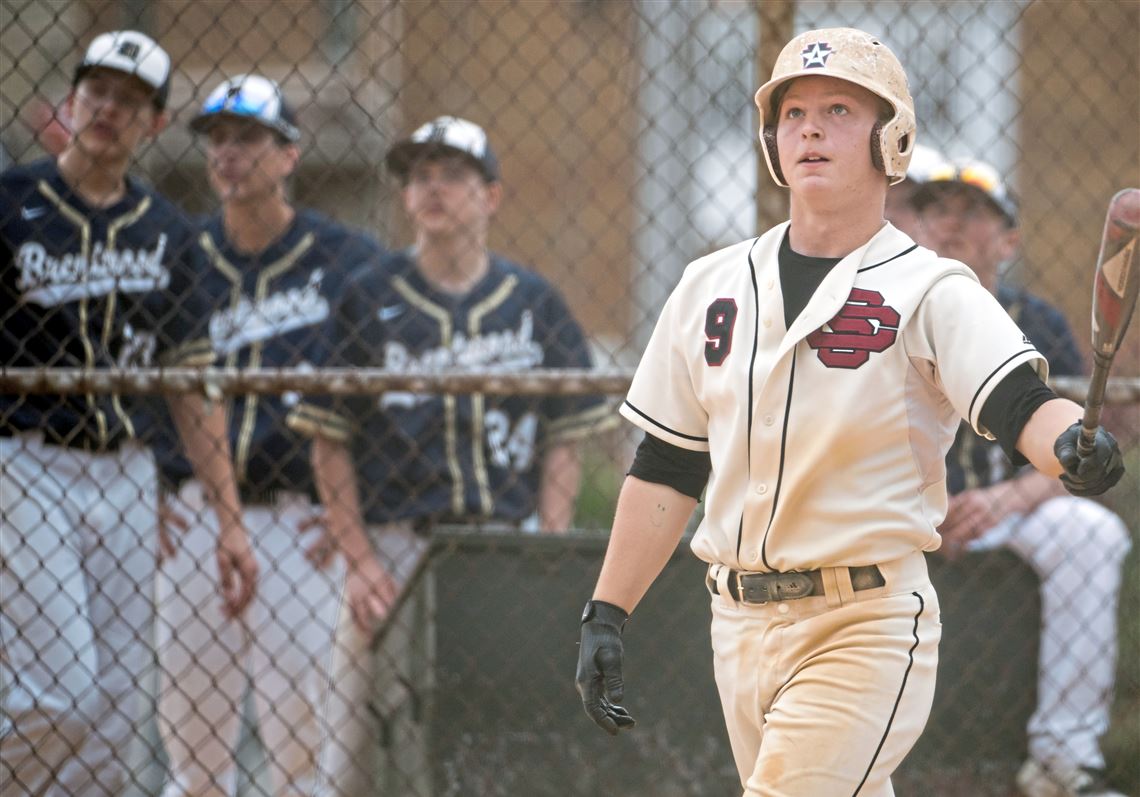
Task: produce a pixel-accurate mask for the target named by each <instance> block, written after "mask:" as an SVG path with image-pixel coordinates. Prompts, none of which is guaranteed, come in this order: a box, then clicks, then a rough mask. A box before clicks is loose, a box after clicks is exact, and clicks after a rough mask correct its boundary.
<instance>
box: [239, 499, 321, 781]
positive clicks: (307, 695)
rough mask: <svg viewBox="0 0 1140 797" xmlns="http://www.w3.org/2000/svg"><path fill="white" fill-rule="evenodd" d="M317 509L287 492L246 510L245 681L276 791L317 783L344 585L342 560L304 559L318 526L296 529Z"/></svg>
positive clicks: (305, 500) (307, 501) (317, 532)
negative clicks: (320, 566)
mask: <svg viewBox="0 0 1140 797" xmlns="http://www.w3.org/2000/svg"><path fill="white" fill-rule="evenodd" d="M317 512H318V509H317V508H316V507H315V506H313V504H311V503H310V502H309V500H308V499H307V498H303V497H301V496H289V495H286V496H284V497H282V498H281V499H279V500H278V501H277V502H276V503H275V504H274V505H273V506H251V507H247V508H246V512H245V522H246V527H247V528H248V529H249V532H250V535H251V536H252V537H253V539H254V540H255V541H256V542H255V548H256V550H257V555H258V567H259V573H260V577H259V582H258V592H257V603H258V604H259V607H260V608H259V610H258V622H257V625H256V626H255V627H254V628H253V634H252V639H251V643H250V644H251V648H250V663H251V679H250V683H251V688H252V689H253V702H254V707H255V714H256V716H257V721H258V727H259V730H260V734H261V740H262V743H263V745H264V748H265V756H266V760H267V762H268V766H269V775H270V782H271V783H272V784H273V789H274V793H275V794H276V795H277V797H309V795H311V794H312V793H313V790H314V788H315V786H316V775H317V763H318V757H319V754H320V749H321V738H322V733H323V728H322V726H321V721H320V717H321V711H322V708H323V704H324V700H325V693H326V690H327V687H328V682H329V667H330V664H331V659H332V650H333V635H334V629H335V627H336V616H337V610H338V604H339V600H340V589H341V583H342V575H341V571H342V565H341V563H340V560H339V558H338V559H337V560H336V562H335V563H334V564H333V565H330V566H329V568H328V569H326V570H324V571H320V570H317V569H316V568H314V567H313V565H312V563H310V562H309V561H308V560H307V559H306V558H305V547H306V543H308V542H309V541H310V540H311V539H312V537H313V536H314V535H315V534H319V533H320V531H319V530H314V531H312V532H310V533H307V534H305V535H304V536H302V534H301V532H300V530H299V529H300V526H301V524H302V523H303V522H304V521H305V520H308V519H309V518H311V517H313V516H314V515H315V514H316V513H317Z"/></svg>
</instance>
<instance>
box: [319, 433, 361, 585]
mask: <svg viewBox="0 0 1140 797" xmlns="http://www.w3.org/2000/svg"><path fill="white" fill-rule="evenodd" d="M312 465H313V478H314V480H315V481H316V483H317V495H319V496H320V499H321V506H323V507H324V511H325V521H326V523H327V524H328V530H329V533H330V534H331V535H332V538H333V541H334V543H335V544H336V546H337V548H338V549H339V550H340V551H341V553H342V554H343V555H344V559H345V563H346V564H348V565H349V566H352V565H355V564H356V563H358V562H363V561H364V560H365V559H367V558H368V557H370V556H372V546H371V544H369V542H368V537H367V535H365V533H364V519H363V517H364V516H363V513H362V512H361V510H360V492H359V490H358V489H357V486H356V468H355V466H354V465H353V463H352V453H351V452H350V451H349V450H348V446H347V445H345V444H344V443H342V442H339V441H337V440H331V439H329V438H327V437H322V436H320V435H317V436H316V437H314V438H313V443H312Z"/></svg>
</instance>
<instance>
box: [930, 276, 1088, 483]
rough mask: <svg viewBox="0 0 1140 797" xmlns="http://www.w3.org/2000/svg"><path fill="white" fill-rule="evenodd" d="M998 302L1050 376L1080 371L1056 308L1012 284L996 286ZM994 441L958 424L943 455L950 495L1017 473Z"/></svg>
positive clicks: (1070, 337)
mask: <svg viewBox="0 0 1140 797" xmlns="http://www.w3.org/2000/svg"><path fill="white" fill-rule="evenodd" d="M997 298H998V302H999V303H1000V304H1001V306H1002V307H1004V308H1005V310H1006V312H1008V313H1009V315H1010V318H1012V319H1013V320H1014V321H1015V322H1016V323H1017V325H1018V327H1020V328H1021V331H1022V332H1024V333H1025V335H1026V337H1028V338H1029V340H1031V341H1032V342H1033V345H1034V346H1036V347H1037V350H1038V351H1040V352H1041V353H1042V354H1043V355H1044V356H1045V359H1046V360H1048V361H1049V373H1050V374H1052V375H1053V376H1076V375H1078V374H1080V373H1082V372H1083V371H1084V364H1083V363H1082V361H1081V355H1080V352H1079V350H1078V349H1077V342H1076V339H1075V338H1074V337H1073V332H1072V330H1071V329H1070V328H1069V322H1068V321H1067V320H1066V319H1065V316H1064V315H1063V314H1062V313H1061V311H1060V310H1058V309H1057V308H1055V307H1053V305H1051V304H1049V303H1048V302H1046V301H1045V300H1044V299H1041V298H1039V297H1037V296H1034V295H1033V294H1031V293H1029V292H1028V291H1025V290H1023V289H1021V288H1016V287H1014V286H1012V285H1001V286H999V287H998V294H997ZM1017 472H1018V471H1017V469H1016V468H1015V467H1014V466H1013V464H1012V463H1011V462H1010V461H1009V458H1008V457H1006V455H1005V453H1004V452H1003V451H1002V449H1001V445H1000V444H999V443H998V442H997V441H996V440H986V439H985V438H982V437H978V436H977V435H976V434H974V432H973V430H972V429H970V428H969V427H968V426H962V427H961V428H960V429H959V430H958V435H957V437H956V438H955V439H954V445H953V446H952V447H951V448H950V452H949V453H948V454H947V456H946V477H947V479H946V484H947V489H948V490H949V491H950V494H951V495H955V494H957V493H960V492H962V491H963V490H968V489H973V488H975V487H988V486H989V485H991V484H996V483H997V482H1000V481H1004V480H1006V479H1008V478H1010V477H1012V476H1014V475H1016V473H1017Z"/></svg>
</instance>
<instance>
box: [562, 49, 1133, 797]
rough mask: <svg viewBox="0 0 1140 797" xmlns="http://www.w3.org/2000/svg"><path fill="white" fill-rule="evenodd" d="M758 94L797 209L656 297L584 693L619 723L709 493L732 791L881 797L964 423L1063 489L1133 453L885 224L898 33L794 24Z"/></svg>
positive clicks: (583, 670)
mask: <svg viewBox="0 0 1140 797" xmlns="http://www.w3.org/2000/svg"><path fill="white" fill-rule="evenodd" d="M756 104H757V106H758V108H759V111H760V122H761V136H762V139H763V141H764V151H765V157H766V159H767V161H768V165H769V169H770V170H771V172H772V175H773V177H774V178H775V180H776V182H777V183H778V184H779V185H781V186H787V187H789V188H790V190H791V221H790V222H788V223H784V224H780V225H778V226H777V227H775V228H773V229H771V230H769V231H768V232H766V233H765V234H763V235H762V236H760V237H759V238H757V239H754V240H750V241H745V242H743V243H740V244H737V245H735V246H731V247H729V248H727V249H724V250H721V251H719V252H716V253H714V254H711V255H709V256H707V257H704V258H702V259H700V260H697V261H695V262H693V263H692V264H690V266H689V267H688V268H687V269H686V271H685V273H684V276H683V277H682V279H681V282H680V284H679V285H678V286H677V288H676V290H675V291H674V293H673V295H672V296H671V297H670V298H669V300H668V301H667V302H666V304H665V307H664V309H663V310H662V313H661V317H660V320H659V321H658V324H657V328H656V330H655V331H654V333H653V336H652V338H651V339H650V342H649V345H648V347H647V349H646V351H645V353H644V355H643V358H642V361H641V364H640V366H639V367H638V369H637V373H636V375H635V377H634V380H633V384H632V386H631V388H630V391H629V394H628V396H627V398H626V401H625V403H624V404H623V406H622V409H621V413H622V415H624V416H625V417H626V418H627V419H628V420H630V421H631V422H633V423H634V424H636V425H637V426H638V427H640V428H641V429H643V430H644V431H645V432H646V437H645V440H644V441H643V443H642V444H641V446H640V447H639V449H638V452H637V455H636V457H635V460H634V463H633V466H632V467H631V469H630V476H629V478H627V480H626V482H625V484H624V485H623V488H622V493H621V496H620V498H619V501H618V509H617V514H616V517H615V520H614V528H613V534H612V537H611V540H610V544H609V550H608V551H607V554H606V559H605V563H604V565H603V568H602V572H601V575H600V577H599V580H598V584H597V587H596V589H595V592H594V596H593V599H592V600H590V601H589V602H588V603H587V604H586V608H585V611H584V612H583V617H582V640H581V646H580V651H579V662H578V673H577V684H578V689H579V692H580V693H581V695H582V699H583V705H584V707H585V709H586V712H587V714H589V715H590V716H591V718H592V719H594V721H595V722H597V723H598V724H599V725H600V726H601V727H603V728H604V729H605V730H607V731H608V732H610V733H615V734H616V733H617V732H618V731H619V730H621V729H624V728H629V727H631V726H632V725H633V718H632V717H631V716H630V714H629V712H628V711H627V710H626V709H625V708H624V707H622V706H621V705H620V702H621V700H622V697H623V692H624V685H623V681H622V674H621V663H622V662H621V658H622V646H621V633H622V630H623V628H624V625H625V623H626V621H627V620H628V617H629V614H628V613H629V612H630V611H632V610H633V608H634V607H635V606H636V604H637V603H638V601H639V600H640V599H641V597H642V596H643V595H644V594H645V591H646V590H647V589H648V588H649V586H650V584H651V583H652V581H653V579H654V578H655V577H656V575H657V573H658V572H660V569H661V567H662V566H663V565H664V563H665V561H666V560H667V559H668V557H669V556H670V554H671V553H672V551H673V549H674V548H675V546H676V544H677V542H678V541H679V539H680V537H681V534H682V531H683V529H684V526H685V523H686V521H687V519H688V517H689V515H690V514H691V512H692V510H693V508H694V507H695V506H696V502H697V500H698V498H699V496H700V495H701V493H702V491H703V492H704V495H705V502H706V506H705V516H704V519H703V521H702V523H701V525H700V527H699V529H698V531H697V533H696V536H695V537H694V539H693V543H692V548H693V551H694V552H695V553H696V554H697V556H698V557H700V558H701V559H703V560H704V561H706V562H708V564H709V567H708V575H707V581H706V585H707V587H708V590H709V592H710V594H711V604H712V647H713V658H714V671H715V675H716V681H717V687H718V691H719V693H720V697H721V702H722V707H723V710H724V715H725V721H726V724H727V727H728V734H729V739H730V742H731V746H732V751H733V756H734V758H735V760H736V764H737V769H738V771H739V775H740V781H741V785H742V787H743V789H744V793H745V795H787V796H788V797H793V796H794V797H835V796H836V795H854V794H859V795H890V794H893V791H892V788H891V784H890V776H891V773H892V772H893V771H894V770H895V769H896V768H897V767H898V765H899V764H900V762H901V761H902V760H903V758H904V756H905V755H906V754H907V752H908V751H909V750H910V749H911V747H912V746H913V745H914V743H915V741H916V740H917V739H918V737H919V735H920V734H921V732H922V729H923V727H924V725H925V723H926V719H927V716H928V714H929V711H930V705H931V701H932V698H933V695H934V684H935V670H936V667H937V657H938V642H939V637H940V634H941V625H940V622H939V612H938V599H937V596H936V595H935V593H934V590H933V588H932V587H931V585H930V581H929V579H928V576H927V571H926V563H925V559H924V555H923V552H924V551H930V550H934V549H936V548H937V547H938V545H939V542H940V538H939V535H938V533H937V530H936V529H937V527H938V525H939V523H940V522H941V521H942V518H943V516H944V514H945V512H946V506H947V497H946V484H945V477H946V472H945V465H944V457H945V454H946V451H947V449H948V448H949V447H950V444H951V442H952V441H953V439H954V433H955V430H956V428H957V425H958V422H959V419H961V418H964V419H966V420H968V421H969V423H970V424H971V425H973V427H974V428H975V429H976V430H977V431H978V432H979V433H980V434H985V435H987V436H994V437H996V438H997V439H998V441H999V442H1001V443H1002V445H1003V447H1005V448H1006V449H1007V450H1009V451H1011V452H1012V453H1013V455H1014V456H1015V457H1018V458H1019V459H1021V461H1024V460H1025V459H1026V458H1027V459H1028V460H1029V461H1031V462H1032V463H1033V464H1034V465H1035V466H1036V467H1037V468H1038V469H1040V470H1042V471H1043V472H1047V473H1048V474H1049V475H1051V476H1062V474H1064V476H1063V479H1062V480H1063V481H1065V482H1066V485H1067V486H1070V487H1073V488H1078V489H1096V490H1100V491H1103V490H1105V489H1108V487H1110V486H1111V485H1112V484H1114V483H1115V481H1116V480H1118V479H1119V477H1120V474H1121V473H1122V472H1123V468H1122V466H1121V465H1120V456H1119V450H1118V448H1117V447H1116V445H1115V441H1114V440H1112V438H1111V436H1110V435H1108V434H1107V432H1104V431H1103V430H1100V431H1099V432H1098V443H1097V450H1096V451H1095V452H1094V454H1092V455H1091V456H1090V457H1089V458H1087V459H1085V460H1081V459H1080V458H1079V457H1077V455H1076V450H1075V444H1076V437H1077V429H1078V428H1079V425H1076V424H1074V421H1075V420H1076V419H1078V418H1079V416H1080V408H1079V407H1078V406H1077V405H1075V404H1073V403H1072V402H1069V401H1066V400H1063V399H1058V398H1057V397H1056V396H1055V394H1053V393H1052V391H1050V390H1049V389H1048V388H1047V387H1046V386H1045V385H1044V384H1043V383H1042V379H1043V378H1044V377H1045V376H1046V375H1047V370H1048V366H1047V364H1046V362H1045V360H1044V358H1042V356H1041V355H1040V354H1039V353H1038V352H1037V350H1036V349H1035V348H1034V347H1033V345H1032V344H1031V343H1029V342H1028V340H1027V339H1026V338H1025V336H1024V335H1023V334H1022V333H1021V331H1020V330H1019V329H1018V328H1017V326H1016V325H1015V324H1014V322H1013V321H1012V320H1010V318H1009V316H1008V315H1007V314H1006V313H1005V312H1004V311H1003V310H1002V309H1001V307H1000V305H998V303H997V302H996V300H995V299H994V298H993V297H992V296H991V295H990V294H989V293H988V292H987V291H986V290H985V289H984V288H983V287H982V286H981V285H980V284H979V283H978V281H977V279H976V278H975V277H974V275H973V273H972V272H971V271H970V270H969V269H968V268H967V267H966V266H964V265H963V264H961V263H959V262H957V261H953V260H945V259H940V258H938V257H937V256H936V255H935V254H934V253H933V252H930V251H929V250H926V249H923V248H921V247H919V246H918V245H917V244H915V243H914V241H912V240H911V239H910V238H909V237H907V236H906V235H905V234H903V233H902V232H900V231H898V230H897V229H895V228H894V227H892V226H891V225H889V224H887V223H886V222H884V221H883V207H884V201H885V196H886V192H887V188H888V185H890V184H891V183H895V182H898V181H900V180H902V179H903V177H904V175H905V174H906V166H907V162H908V161H909V159H910V155H911V153H912V150H913V147H914V141H915V132H916V129H915V122H914V110H913V101H912V100H911V97H910V93H909V89H908V87H907V82H906V76H905V73H904V72H903V69H902V66H901V65H900V64H899V62H898V60H897V59H896V58H895V56H894V55H893V54H892V53H891V52H890V50H888V48H887V47H885V46H884V45H883V44H881V43H880V42H879V41H877V40H876V39H875V38H874V37H872V36H870V35H869V34H866V33H864V32H862V31H857V30H852V29H845V28H837V29H826V30H817V31H811V32H808V33H805V34H802V35H800V36H798V37H796V38H795V39H793V40H792V41H791V42H790V43H789V44H788V45H787V46H786V47H785V48H784V50H783V52H782V53H781V54H780V56H779V58H778V60H777V62H776V66H775V69H774V71H773V75H772V79H771V80H770V81H769V82H767V83H766V84H764V85H763V86H762V87H761V88H760V90H759V91H758V92H757V95H756ZM868 141H869V142H870V146H869V147H868ZM1062 463H1064V467H1063V466H1062Z"/></svg>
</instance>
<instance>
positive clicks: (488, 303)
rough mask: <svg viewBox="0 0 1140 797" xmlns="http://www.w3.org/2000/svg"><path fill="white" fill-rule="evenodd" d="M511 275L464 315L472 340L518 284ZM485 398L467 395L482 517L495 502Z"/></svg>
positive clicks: (472, 454) (472, 452)
mask: <svg viewBox="0 0 1140 797" xmlns="http://www.w3.org/2000/svg"><path fill="white" fill-rule="evenodd" d="M518 282H519V280H518V277H516V276H515V275H514V274H512V275H510V276H509V277H507V278H506V279H505V280H503V281H502V283H501V284H500V285H499V287H497V288H495V290H494V291H492V293H491V295H490V296H488V297H487V298H486V299H484V300H483V301H481V302H479V303H478V304H476V305H475V306H474V307H472V308H471V311H470V312H469V313H468V314H467V334H468V335H470V336H471V337H472V338H474V337H475V336H476V335H478V334H479V332H480V324H481V322H482V321H483V316H485V315H487V313H489V312H491V311H492V310H494V309H495V308H496V307H498V306H499V305H501V304H502V303H503V302H505V301H506V300H507V297H509V296H510V295H511V292H512V291H513V290H514V289H515V286H516V285H518ZM486 403H487V402H486V399H485V397H484V396H483V394H482V393H472V394H471V456H472V458H473V459H474V460H475V483H476V484H478V485H479V507H480V508H481V509H482V510H483V514H484V515H490V514H491V510H492V509H494V506H495V502H494V499H493V497H492V496H491V484H490V477H489V476H488V474H487V458H486V456H484V454H483V423H484V414H485V410H486Z"/></svg>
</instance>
